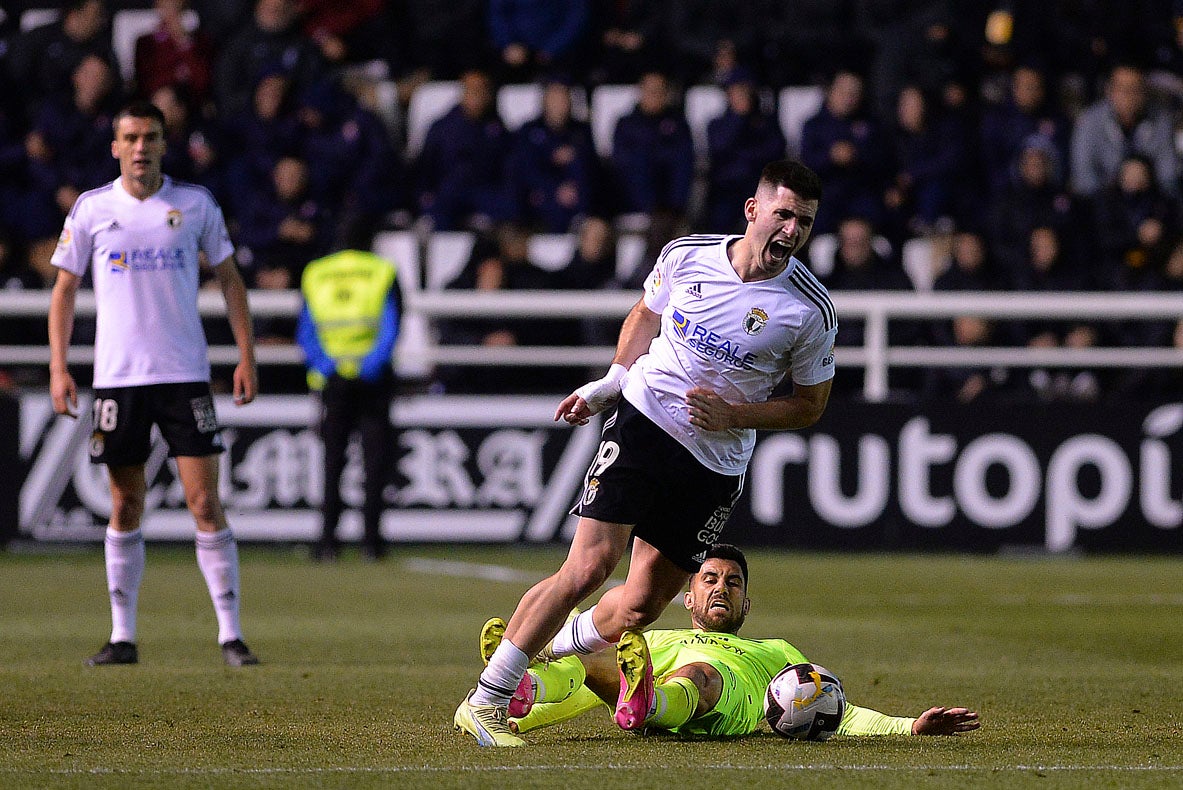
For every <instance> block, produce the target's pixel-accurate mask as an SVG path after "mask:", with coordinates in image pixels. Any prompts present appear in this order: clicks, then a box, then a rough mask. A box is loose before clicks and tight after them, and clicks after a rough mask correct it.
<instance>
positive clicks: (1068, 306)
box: [0, 291, 1183, 401]
mask: <svg viewBox="0 0 1183 790" xmlns="http://www.w3.org/2000/svg"><path fill="white" fill-rule="evenodd" d="M830 296H831V298H832V299H833V302H834V306H835V308H836V309H837V311H838V316H839V320H841V319H844V318H845V319H862V320H863V321H865V330H864V344H863V345H862V346H861V347H858V346H853V347H840V348H838V349H837V354H836V362H837V364H838V365H839V366H843V367H861V368H863V369H864V370H865V372H866V376H865V380H864V395H865V396H866V398H867V399H868V400H871V401H881V400H883V399H884V398H886V397H887V395H888V387H887V374H888V371H889V370H890V369H891V368H893V367H908V368H915V367H967V366H970V367H982V366H1001V367H1090V368H1170V367H1179V368H1183V348H1168V347H1124V348H1083V349H1076V348H1013V347H975V348H948V347H939V348H938V347H929V346H891V345H889V342H888V332H887V330H888V324H889V322H891V321H899V320H932V319H947V318H952V317H954V316H959V315H978V316H983V317H986V318H994V319H1031V318H1039V319H1052V320H1065V321H1069V320H1074V319H1077V320H1089V321H1100V320H1176V321H1178V320H1183V296H1180V295H1178V294H1167V293H1153V294H1143V293H1077V292H1065V293H1039V294H1034V293H1012V292H1006V293H998V292H990V293H986V292H972V293H971V292H960V293H948V292H943V293H906V292H905V293H901V292H898V291H857V292H853V291H835V292H832V293H831V294H830ZM637 298H638V295H637V294H636V293H634V292H620V291H502V292H495V293H490V292H480V291H413V292H410V293H408V294H406V295H405V310H406V319H409V320H410V319H415V320H427V321H430V320H432V319H439V318H487V317H508V318H570V319H577V318H605V319H621V318H623V317H624V315H625V314H626V313H627V312H628V310H629V309H630V308H631V307H632V306H633V304H635V303H636V301H637ZM250 303H251V311H252V313H253V315H255V316H256V317H281V318H293V317H295V316H296V315H297V313H298V311H299V309H300V295H299V293H298V292H297V291H252V292H251V294H250ZM198 307H199V309H200V311H201V313H202V315H204V316H218V315H224V314H225V305H224V303H223V301H222V296H221V294H220V293H219V292H217V291H202V293H201V294H200V296H199V299H198ZM94 309H95V308H94V296H93V294H92V293H90V292H86V291H84V292H80V293H79V295H78V301H77V313H78V314H79V315H92V314H93V313H94ZM48 311H49V292H47V291H16V292H0V338H2V337H3V334H2V332H3V320H4V319H5V318H20V317H25V318H27V317H41V318H44V317H45V316H46V315H47V314H48ZM407 334H409V333H406V332H404V335H407ZM612 353H613V349H612V348H611V347H609V346H580V347H572V346H517V347H486V346H453V345H440V344H439V342H438V340H437V339H436V337H435V333H433V332H430V331H427V332H422V333H417V336H416V339H415V342H414V343H412V344H405V343H404V344H403V345H401V346H400V348H399V354H400V355H401V358H402V359H403V361H409V362H412V363H415V364H417V365H420V366H423V367H427V368H430V367H433V366H435V365H445V364H446V365H461V366H464V365H469V366H502V365H515V366H532V365H533V366H574V367H586V366H594V365H604V366H607V365H608V363H609V361H610V360H611V359H612ZM256 356H257V358H258V362H259V364H260V365H299V364H302V361H303V355H302V354H301V352H300V349H299V348H298V347H296V346H294V345H290V346H289V345H260V346H259V347H258V349H257V351H256ZM237 358H238V355H237V350H236V349H235V348H234V347H233V346H211V347H210V361H211V362H212V363H214V364H232V363H234V362H235V361H237ZM69 360H70V362H71V363H77V364H87V363H89V362H91V361H93V351H92V349H91V348H89V347H85V346H74V347H71V349H70V355H69ZM48 363H49V348H48V347H47V346H21V345H0V365H47V364H48Z"/></svg>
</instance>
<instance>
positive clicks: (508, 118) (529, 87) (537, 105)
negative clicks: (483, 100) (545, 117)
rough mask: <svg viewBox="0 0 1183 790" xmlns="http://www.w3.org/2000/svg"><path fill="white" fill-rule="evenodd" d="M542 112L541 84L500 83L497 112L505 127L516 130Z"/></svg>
mask: <svg viewBox="0 0 1183 790" xmlns="http://www.w3.org/2000/svg"><path fill="white" fill-rule="evenodd" d="M541 112H542V86H541V85H539V84H537V83H533V82H531V83H525V84H521V85H517V84H515V85H502V86H501V87H500V88H499V89H498V90H497V114H498V115H500V116H501V120H502V121H503V122H504V123H505V128H506V129H508V130H510V131H511V132H516V131H517V130H518V129H519V128H521V126H522V124H524V123H526V122H527V121H532V120H534V119H535V118H537V117H538V115H539V114H540V113H541Z"/></svg>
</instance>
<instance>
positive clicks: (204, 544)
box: [196, 527, 242, 645]
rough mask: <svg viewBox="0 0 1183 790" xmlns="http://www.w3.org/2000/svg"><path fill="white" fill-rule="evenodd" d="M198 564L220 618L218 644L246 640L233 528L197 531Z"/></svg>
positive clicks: (215, 610) (215, 612) (236, 545)
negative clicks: (243, 638) (241, 621)
mask: <svg viewBox="0 0 1183 790" xmlns="http://www.w3.org/2000/svg"><path fill="white" fill-rule="evenodd" d="M196 543H197V567H199V568H201V575H202V576H204V577H205V586H206V587H208V588H209V597H210V600H212V601H213V602H214V614H216V615H217V617H218V644H220V645H223V644H225V643H227V642H229V641H231V640H233V639H242V625H241V623H240V622H239V620H238V599H239V589H238V544H237V543H236V542H235V541H234V533H233V532H231V531H230V528H229V527H227V528H226V529H221V530H218V531H217V532H198V533H197V539H196Z"/></svg>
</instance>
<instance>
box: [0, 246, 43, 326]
mask: <svg viewBox="0 0 1183 790" xmlns="http://www.w3.org/2000/svg"><path fill="white" fill-rule="evenodd" d="M23 253H24V251H23V250H21V249H20V245H19V244H17V242H16V240H15V239H13V237H12V235H11V234H10V233H9V232H8V231H7V230H6V229H5V228H4V227H3V226H0V291H32V290H40V289H42V288H44V287H45V286H46V283H45V282H44V281H43V280H42V279H41V276H40V275H39V274H37V272H35V271H33V270H32V269H31V268H29V265H28V263H27V262H26V260H25V257H24V254H23ZM36 323H37V324H38V325H40V324H42V323H43V322H42V321H40V320H37V321H36ZM14 340H16V338H9V340H8V342H12V341H14ZM19 342H22V343H24V342H30V341H29V340H20V341H19Z"/></svg>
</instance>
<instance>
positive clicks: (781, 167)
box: [760, 159, 822, 200]
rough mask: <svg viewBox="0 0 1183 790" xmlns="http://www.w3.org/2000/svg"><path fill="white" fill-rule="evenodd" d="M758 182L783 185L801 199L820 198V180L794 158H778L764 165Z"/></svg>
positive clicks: (773, 185) (777, 185)
mask: <svg viewBox="0 0 1183 790" xmlns="http://www.w3.org/2000/svg"><path fill="white" fill-rule="evenodd" d="M760 183H761V184H768V185H769V186H771V187H785V188H786V189H791V190H793V191H794V192H796V193H797V195H798V196H799V197H801V198H802V199H803V200H821V198H822V180H821V179H820V178H818V175H817V173H815V172H813V171H812V170H810V169H809V168H808V167H806V166H805V165H804V164H802V163H801V162H798V161H797V160H796V159H779V160H777V161H775V162H769V163H768V164H766V165H764V170H763V171H762V172H761V173H760Z"/></svg>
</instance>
